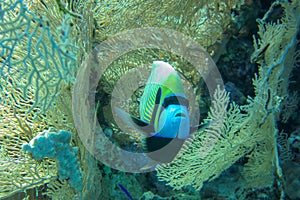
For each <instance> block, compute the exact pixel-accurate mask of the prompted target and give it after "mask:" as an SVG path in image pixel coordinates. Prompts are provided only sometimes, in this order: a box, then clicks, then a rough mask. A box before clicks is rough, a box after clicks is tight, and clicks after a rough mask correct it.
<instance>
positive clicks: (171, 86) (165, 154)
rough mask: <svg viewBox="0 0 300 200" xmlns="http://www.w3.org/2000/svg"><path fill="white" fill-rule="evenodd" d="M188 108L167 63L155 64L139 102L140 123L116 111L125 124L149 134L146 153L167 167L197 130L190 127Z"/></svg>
mask: <svg viewBox="0 0 300 200" xmlns="http://www.w3.org/2000/svg"><path fill="white" fill-rule="evenodd" d="M188 104H189V102H188V99H187V98H186V96H185V93H184V88H183V84H182V81H181V79H180V77H179V75H178V73H177V72H176V71H175V69H174V68H173V67H172V66H171V65H170V64H168V63H166V62H163V61H154V62H153V66H152V71H151V74H150V77H149V79H148V81H147V83H146V86H145V89H144V93H143V95H142V97H141V101H140V119H138V118H137V117H134V116H131V115H129V114H128V113H126V112H125V111H123V110H121V109H119V108H116V109H117V113H119V115H121V118H122V119H123V120H126V121H127V122H128V124H130V125H132V126H134V127H135V128H136V129H138V130H140V131H142V132H144V133H145V134H146V136H147V137H146V138H145V139H144V140H143V150H144V152H147V155H148V156H149V157H151V158H152V159H153V160H154V161H157V162H160V163H167V162H171V161H172V160H173V159H174V157H175V156H176V155H177V153H178V151H179V150H180V148H181V147H182V144H183V142H184V141H185V139H187V138H189V136H190V134H191V133H192V132H193V131H195V130H196V129H197V128H198V126H191V125H190V117H189V111H188V107H189V105H188ZM128 117H129V118H131V119H127V118H128Z"/></svg>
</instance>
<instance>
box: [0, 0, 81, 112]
mask: <svg viewBox="0 0 300 200" xmlns="http://www.w3.org/2000/svg"><path fill="white" fill-rule="evenodd" d="M48 6H49V7H48ZM32 8H35V9H31V10H29V9H28V7H27V6H26V5H25V3H24V2H23V1H21V0H16V1H4V2H3V1H1V7H0V12H1V13H2V17H1V19H0V41H1V42H0V64H1V66H0V70H1V74H0V75H1V77H2V78H7V76H8V75H12V74H13V76H14V77H16V79H23V81H22V82H16V83H15V87H18V88H19V89H20V90H21V91H22V92H23V97H24V98H28V96H27V91H28V90H29V89H30V88H32V89H33V90H34V96H33V98H34V101H33V104H32V105H31V108H30V109H29V111H31V110H32V109H33V108H34V107H37V106H38V107H39V108H40V111H42V112H45V111H46V110H47V109H48V108H49V107H50V106H51V104H52V103H53V102H54V101H55V98H56V96H57V94H58V93H59V89H60V86H61V85H62V83H68V82H70V81H72V79H73V78H74V70H75V68H76V57H75V55H76V51H77V49H76V46H75V44H74V41H72V37H71V32H72V29H71V22H72V19H71V18H70V16H68V15H65V16H63V15H61V14H60V12H55V11H58V8H57V6H56V5H55V4H53V3H51V4H50V3H48V2H47V4H36V6H35V7H33V6H32ZM53 11H54V12H53ZM40 12H44V14H43V15H40V14H39V13H40ZM46 16H47V17H46ZM60 21H61V24H59V22H60ZM55 23H57V24H55ZM2 87H5V84H3V85H2ZM33 90H32V91H33ZM31 98H32V97H31Z"/></svg>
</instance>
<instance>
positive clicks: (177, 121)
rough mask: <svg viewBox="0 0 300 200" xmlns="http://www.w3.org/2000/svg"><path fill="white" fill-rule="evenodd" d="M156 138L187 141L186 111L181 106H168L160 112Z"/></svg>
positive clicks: (184, 107)
mask: <svg viewBox="0 0 300 200" xmlns="http://www.w3.org/2000/svg"><path fill="white" fill-rule="evenodd" d="M157 123H158V124H157V131H156V136H160V137H164V138H179V139H187V138H188V137H189V135H190V118H189V113H188V109H187V107H186V106H183V105H169V106H168V107H167V108H165V109H163V110H162V111H161V114H160V117H159V120H158V122H157Z"/></svg>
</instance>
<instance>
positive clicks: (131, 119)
mask: <svg viewBox="0 0 300 200" xmlns="http://www.w3.org/2000/svg"><path fill="white" fill-rule="evenodd" d="M114 110H115V113H116V114H117V116H118V117H119V118H120V119H121V120H122V121H123V122H124V123H126V124H127V125H129V126H130V127H132V128H134V129H135V130H137V131H139V132H143V133H145V134H147V135H149V134H150V133H151V132H154V126H153V125H151V124H148V123H147V122H144V121H142V120H141V119H139V118H137V117H135V116H133V115H131V114H129V113H127V112H126V111H124V110H122V109H120V108H118V107H114Z"/></svg>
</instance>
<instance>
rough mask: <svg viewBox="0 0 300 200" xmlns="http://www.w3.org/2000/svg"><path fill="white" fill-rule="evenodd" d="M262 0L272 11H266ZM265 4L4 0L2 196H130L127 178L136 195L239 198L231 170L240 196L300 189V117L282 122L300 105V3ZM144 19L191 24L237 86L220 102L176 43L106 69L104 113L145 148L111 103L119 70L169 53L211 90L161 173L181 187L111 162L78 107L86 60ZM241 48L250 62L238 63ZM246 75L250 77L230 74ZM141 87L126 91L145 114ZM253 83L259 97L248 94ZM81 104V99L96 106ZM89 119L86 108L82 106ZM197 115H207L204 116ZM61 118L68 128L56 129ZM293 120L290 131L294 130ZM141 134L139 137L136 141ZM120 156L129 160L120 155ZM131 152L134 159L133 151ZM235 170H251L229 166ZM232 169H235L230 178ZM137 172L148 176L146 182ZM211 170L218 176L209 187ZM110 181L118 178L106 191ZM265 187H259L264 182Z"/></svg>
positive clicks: (111, 133) (111, 131)
mask: <svg viewBox="0 0 300 200" xmlns="http://www.w3.org/2000/svg"><path fill="white" fill-rule="evenodd" d="M256 3H257V4H258V5H260V7H263V8H264V9H266V10H262V11H258V9H257V10H256V6H255V4H256ZM262 3H265V2H262V1H259V0H245V1H240V0H231V1H227V0H215V1H210V2H209V1H203V2H199V1H195V0H187V1H176V0H170V1H165V0H163V1H158V0H149V1H142V0H134V1H110V0H103V1H83V0H78V1H69V0H57V1H51V0H41V1H31V0H2V1H0V121H1V123H0V198H8V199H9V198H16V197H17V196H18V197H21V196H22V198H27V199H37V198H51V199H59V200H61V199H66V200H69V199H109V198H113V197H116V198H120V199H122V198H125V196H124V193H122V191H120V189H118V187H117V185H118V184H122V185H124V186H125V187H126V189H128V191H129V192H130V193H131V194H132V196H134V198H139V197H140V198H141V199H153V198H162V199H163V198H165V199H172V198H173V199H174V198H176V199H187V198H188V199H193V198H195V199H198V197H199V195H200V194H201V193H200V191H199V190H200V189H201V188H202V190H204V191H203V193H202V194H201V195H203V197H204V198H205V197H208V198H211V197H215V196H216V195H217V194H215V193H224V194H226V195H227V197H229V196H232V194H233V193H232V191H222V190H220V189H219V190H218V189H216V188H214V187H213V186H211V185H209V184H212V183H217V184H220V183H221V184H222V183H224V180H228V181H233V183H237V184H238V185H239V186H240V188H239V189H238V192H237V194H236V196H235V197H240V198H256V197H257V198H258V197H259V198H267V196H268V194H269V193H268V192H265V191H263V189H261V188H266V187H268V186H273V188H276V189H277V191H278V194H277V193H276V194H274V195H278V197H279V196H280V197H281V199H283V198H284V197H285V196H286V195H287V196H289V197H290V198H294V199H297V198H298V197H299V194H298V193H293V190H295V189H294V188H296V187H297V186H298V184H299V183H298V182H297V179H296V178H294V177H295V176H296V174H295V173H294V171H293V167H296V169H297V170H298V169H299V158H295V156H292V155H294V154H296V153H295V152H297V151H298V150H295V149H297V148H298V147H296V146H297V144H298V141H297V140H293V143H291V142H290V143H288V141H291V140H292V139H293V138H296V137H293V136H292V134H291V132H297V130H296V131H295V130H291V129H292V128H293V129H298V132H299V125H298V127H297V126H296V125H293V127H292V128H290V127H289V128H290V129H288V130H282V129H283V128H282V127H281V126H282V124H283V125H284V126H285V127H286V126H287V124H288V123H289V122H290V120H291V118H296V117H295V116H297V112H295V111H296V110H297V103H299V97H298V95H297V93H296V92H295V90H294V91H292V90H291V88H290V87H289V86H290V84H291V83H290V79H291V73H292V70H293V69H295V67H297V66H298V67H299V58H300V56H299V55H300V53H299V52H300V51H299V30H298V28H299V24H300V22H299V21H300V19H299V16H300V15H299V13H300V5H299V4H300V3H299V1H296V0H292V1H279V0H278V1H274V2H272V4H271V1H267V2H266V3H265V5H261V4H262ZM269 4H271V5H270V8H268V7H269ZM268 9H269V10H268ZM260 12H266V13H265V15H264V16H263V17H262V18H261V19H259V20H257V23H258V30H257V29H253V27H254V26H256V25H257V23H256V21H255V20H254V19H255V18H257V15H258V14H259V13H260ZM139 27H160V28H168V29H172V30H176V31H179V32H181V33H184V34H186V35H188V36H189V37H191V38H192V39H193V40H195V41H196V42H197V43H199V44H201V45H202V46H203V48H204V49H205V50H206V51H207V52H208V53H209V54H210V55H211V56H212V57H213V59H214V60H215V61H218V60H220V63H221V64H224V66H223V69H222V70H221V71H222V72H224V73H228V74H229V75H228V76H227V77H226V78H227V79H228V80H226V82H227V85H226V86H227V89H228V90H231V91H230V94H229V93H228V92H226V91H225V90H224V88H218V89H217V90H216V91H215V93H214V95H215V96H214V97H215V101H213V102H211V105H210V104H209V103H208V102H209V97H208V95H207V91H206V88H205V85H204V82H203V80H202V79H201V76H200V75H199V73H198V72H196V70H195V69H194V68H193V67H192V65H191V63H189V62H188V61H186V60H185V59H184V58H183V57H181V56H179V55H177V54H176V52H178V51H176V50H174V49H169V51H167V49H139V50H136V51H132V52H128V53H127V54H125V55H122V56H121V57H119V58H118V59H116V60H114V61H113V62H112V63H111V64H110V66H108V68H107V70H106V71H105V72H104V74H103V76H102V77H101V79H100V81H99V85H98V87H97V91H96V93H97V95H96V99H95V104H97V103H98V106H97V109H99V112H98V113H97V116H98V118H99V122H100V123H102V124H104V125H105V126H103V127H104V128H105V133H106V134H107V137H111V138H112V140H114V142H115V143H119V146H121V147H123V148H124V149H129V150H132V151H138V150H139V148H138V147H139V146H140V144H139V143H138V142H136V143H134V142H133V141H135V140H138V139H139V137H140V136H139V134H137V133H135V135H132V136H130V137H129V136H128V133H125V132H123V131H121V130H120V129H118V128H117V127H115V125H114V122H113V120H112V118H113V117H112V114H111V113H110V112H109V111H110V109H111V108H110V104H109V100H110V98H111V93H112V91H113V89H114V86H115V85H116V84H118V81H119V79H120V77H122V76H123V75H124V74H126V73H128V72H129V71H131V70H133V69H134V68H137V67H138V66H140V65H142V64H145V63H152V61H153V60H165V61H168V62H169V63H170V64H171V65H172V66H174V67H175V68H176V70H177V71H178V72H179V73H180V74H181V75H182V76H183V78H184V79H185V81H186V82H190V83H191V85H192V87H193V88H189V89H191V90H192V91H193V92H194V93H195V94H196V95H197V98H198V99H197V100H196V101H201V102H200V104H201V105H200V107H201V110H202V111H201V112H203V113H201V114H203V115H204V114H206V115H207V117H206V119H205V120H204V121H205V122H208V121H210V122H211V126H210V127H209V128H208V129H207V130H205V131H199V132H197V133H196V134H194V136H193V138H191V139H190V140H189V141H187V142H186V144H185V148H184V149H182V152H180V154H179V155H178V157H177V158H176V159H175V160H174V161H173V162H172V163H170V164H167V165H163V166H159V167H158V168H157V176H158V178H159V179H160V180H163V181H166V182H167V183H168V185H169V186H170V187H169V186H166V185H165V182H163V181H157V180H156V179H154V178H153V177H154V173H152V174H151V175H152V178H151V177H150V178H149V177H148V175H147V174H145V175H140V177H138V175H130V176H131V177H129V175H128V174H126V173H123V172H116V171H114V170H108V169H107V168H103V167H102V165H101V164H99V163H98V162H97V161H96V160H95V159H94V157H93V156H92V155H91V154H90V152H88V150H87V149H86V147H85V146H84V145H83V143H82V141H81V139H80V138H79V137H78V130H76V129H75V125H74V120H77V119H75V118H73V117H74V116H76V113H72V108H71V104H72V98H71V96H72V94H71V93H72V90H73V87H74V80H75V77H76V75H77V74H78V73H80V71H79V72H78V71H77V70H78V67H79V66H80V65H81V63H82V62H83V61H84V60H85V58H86V57H87V54H89V53H90V52H91V51H92V49H93V48H94V47H95V46H96V45H98V44H99V43H101V42H102V41H104V40H106V39H107V38H110V37H111V36H114V35H115V34H117V33H119V32H121V31H124V30H130V29H133V28H139ZM144 30H147V29H144ZM256 31H257V34H256V33H255V32H256ZM297 32H298V36H297ZM251 34H256V35H255V36H254V45H253V51H254V53H253V54H252V56H251V61H252V64H250V62H248V60H245V59H247V58H248V57H249V54H250V52H252V48H248V47H249V45H250V43H249V40H245V38H246V37H248V36H249V35H251ZM231 38H235V40H231ZM241 38H243V39H242V40H240V39H241ZM173 42H174V43H176V40H175V41H173ZM297 45H298V46H297ZM236 46H239V48H237V47H236ZM125 47H126V46H125ZM244 51H246V53H245V54H243V52H244ZM222 54H226V55H224V56H222ZM236 54H238V55H239V58H240V59H239V62H233V61H234V57H235V56H237V55H236ZM249 60H250V59H249ZM236 61H237V60H236ZM88 64H91V66H90V68H92V69H95V68H96V67H97V65H96V64H97V63H88ZM98 64H99V63H98ZM254 67H257V68H258V70H256V69H253V68H254ZM254 72H257V73H256V75H255V77H254V79H253V85H252V86H253V88H250V91H251V92H249V93H247V92H248V89H249V88H248V87H250V86H251V84H250V83H249V84H247V87H246V88H242V86H243V82H244V81H245V80H246V81H247V80H250V79H251V78H252V73H254ZM90 75H91V74H88V76H90ZM88 78H89V77H88ZM235 78H236V79H239V80H231V79H235ZM244 78H245V79H244ZM296 80H298V79H296ZM84 81H85V82H84V83H85V84H87V85H88V84H90V83H89V81H87V80H86V79H84ZM132 82H134V81H132ZM232 83H234V84H232ZM252 86H251V87H252ZM128 87H131V86H128ZM297 87H298V86H297ZM129 89H130V88H129ZM225 89H226V87H225ZM142 90H143V87H142V86H141V87H140V88H139V90H138V91H136V93H135V96H134V97H133V99H129V100H128V99H125V100H124V102H126V103H127V104H128V107H129V110H130V111H131V112H132V113H134V114H138V109H137V107H138V106H137V103H134V102H138V101H139V98H140V94H141V93H142ZM125 92H126V91H125ZM247 94H250V95H251V96H252V97H247V98H246V97H245V96H246V95H247ZM229 96H230V97H232V99H230V98H229ZM246 99H247V100H246ZM77 103H78V105H79V106H82V107H81V108H83V106H85V105H83V103H82V102H77ZM239 104H241V105H239ZM190 105H192V106H193V105H194V104H193V102H191V103H190ZM209 106H210V109H209V111H208V107H209ZM91 109H93V108H91ZM101 111H103V112H102V113H101ZM206 111H207V112H206ZM87 112H88V111H87ZM73 114H74V115H73ZM84 118H87V115H82V116H79V119H84ZM85 120H89V123H87V124H84V125H83V126H82V127H80V129H83V130H85V131H86V132H87V133H91V132H92V131H93V128H94V124H93V123H94V119H92V120H90V119H85ZM193 120H196V123H198V121H199V120H198V118H196V117H195V119H193ZM197 120H198V121H197ZM82 121H84V120H82ZM51 127H54V128H55V129H56V130H65V131H60V132H57V133H56V132H52V131H49V130H50V128H51ZM47 130H48V131H47ZM285 131H286V132H288V133H287V134H284V133H285ZM128 138H129V139H128ZM94 139H95V141H94V142H95V144H93V145H95V146H97V145H99V143H103V140H101V139H99V138H97V137H96V138H94ZM133 143H134V144H135V145H136V147H132V144H133ZM23 144H27V145H24V146H23V149H24V150H25V151H27V152H29V153H30V154H32V156H31V157H30V156H28V155H27V154H25V153H24V151H23V149H22V145H23ZM45 144H47V145H45ZM105 150H106V149H100V148H98V149H97V148H95V152H96V153H97V152H102V153H103V154H106V153H107V154H108V155H109V153H110V152H106V151H105ZM99 154H100V153H99ZM110 159H111V160H114V161H115V164H116V165H118V164H119V163H118V162H119V161H120V159H119V157H113V156H112V157H110ZM122 159H123V160H122V161H125V162H126V161H127V160H128V159H129V158H128V157H125V156H124V157H122ZM55 160H56V163H55ZM68 161H70V162H68ZM72 163H73V164H72ZM127 164H128V165H142V163H134V162H133V163H127ZM281 166H283V170H282V169H281ZM234 169H236V170H237V171H238V172H237V173H238V175H241V177H240V178H236V179H234V178H232V179H230V178H228V176H226V174H227V175H228V173H230V170H234ZM228 170H229V171H228ZM222 174H223V175H224V174H225V177H227V178H225V179H221V177H222V176H221V175H222ZM149 176H150V175H149ZM138 178H139V180H142V181H137V179H138ZM285 178H286V179H285ZM65 179H68V180H65ZM149 180H151V181H152V182H155V183H152V182H150V183H149ZM207 181H212V182H211V183H209V184H207V186H203V184H204V182H207ZM214 181H215V182H214ZM288 181H289V183H287V182H288ZM145 185H147V187H146V186H145ZM191 186H193V187H194V188H196V189H197V190H194V189H193V187H191ZM104 187H105V188H106V189H107V188H109V189H107V190H106V191H104V189H103V188H104ZM186 188H188V189H186ZM255 188H260V189H259V190H260V191H259V190H257V191H258V192H253V189H255ZM173 189H174V190H173ZM175 189H178V190H180V191H177V190H175ZM296 189H297V188H296ZM149 190H151V191H149ZM208 191H212V193H213V194H212V195H211V194H208V193H209V192H208ZM251 191H252V193H251ZM35 193H36V196H35ZM143 193H144V195H143ZM122 195H123V196H122ZM272 197H273V196H272ZM222 198H225V197H224V196H221V197H220V199H222Z"/></svg>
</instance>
